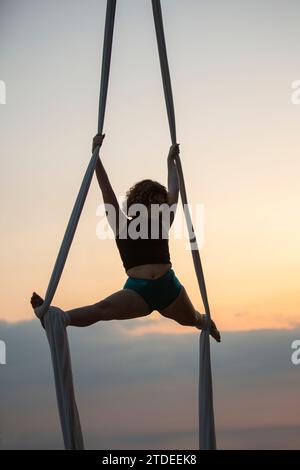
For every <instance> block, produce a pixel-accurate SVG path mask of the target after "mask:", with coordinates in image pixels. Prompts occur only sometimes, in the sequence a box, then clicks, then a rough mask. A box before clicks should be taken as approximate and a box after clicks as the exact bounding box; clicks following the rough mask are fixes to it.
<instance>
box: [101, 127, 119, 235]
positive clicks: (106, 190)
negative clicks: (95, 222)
mask: <svg viewBox="0 0 300 470" xmlns="http://www.w3.org/2000/svg"><path fill="white" fill-rule="evenodd" d="M104 137H105V134H103V135H100V134H97V135H96V136H95V137H94V139H93V152H94V151H95V150H96V148H97V147H99V150H100V147H101V145H102V142H103V140H104ZM95 171H96V176H97V180H98V183H99V186H100V189H101V192H102V196H103V201H104V204H110V205H111V206H113V208H114V210H115V215H116V217H115V218H113V219H111V220H110V219H109V217H108V218H107V219H108V222H109V224H110V226H111V228H112V230H113V232H114V234H115V235H116V234H117V233H119V229H120V225H121V222H125V221H126V216H125V214H124V213H123V212H122V210H121V208H120V206H119V203H118V200H117V197H116V195H115V192H114V190H113V188H112V186H111V184H110V181H109V178H108V176H107V173H106V171H105V168H104V166H103V163H102V160H101V159H100V157H99V158H98V160H97V163H96V168H95ZM108 213H109V212H108Z"/></svg>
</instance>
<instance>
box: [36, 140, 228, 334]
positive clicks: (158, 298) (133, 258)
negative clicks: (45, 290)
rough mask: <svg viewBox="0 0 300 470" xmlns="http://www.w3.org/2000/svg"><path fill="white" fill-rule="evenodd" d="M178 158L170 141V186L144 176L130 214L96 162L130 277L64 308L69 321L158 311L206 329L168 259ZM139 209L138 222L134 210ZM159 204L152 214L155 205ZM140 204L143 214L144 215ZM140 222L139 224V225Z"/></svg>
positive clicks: (130, 198)
mask: <svg viewBox="0 0 300 470" xmlns="http://www.w3.org/2000/svg"><path fill="white" fill-rule="evenodd" d="M104 137H105V135H100V134H98V135H96V137H95V138H94V140H93V152H94V151H95V150H96V149H97V148H99V149H100V147H101V145H102V142H103V139H104ZM177 158H179V145H178V144H175V145H172V146H171V148H170V151H169V155H168V190H166V188H165V187H164V186H162V185H161V184H160V183H157V182H155V181H152V180H143V181H140V182H139V183H137V184H135V185H134V186H133V187H132V188H130V190H129V191H128V192H127V201H126V202H127V215H128V216H130V215H131V217H127V216H126V215H125V213H124V212H123V211H122V210H121V209H120V207H119V204H118V201H117V198H116V195H115V193H114V191H113V189H112V187H111V184H110V182H109V179H108V176H107V174H106V171H105V169H104V167H103V164H102V161H101V159H100V158H99V159H98V161H97V165H96V175H97V179H98V182H99V185H100V188H101V191H102V195H103V200H104V203H105V204H106V205H107V206H106V207H109V208H113V209H114V211H115V212H114V214H115V217H110V216H109V215H108V214H109V213H110V212H111V211H107V215H108V222H109V224H110V226H111V228H112V230H113V231H114V235H115V239H116V243H117V247H118V249H119V252H120V256H121V259H122V261H123V265H124V268H125V270H126V273H127V275H128V279H127V281H126V283H125V285H124V287H123V289H122V290H120V291H118V292H115V293H114V294H112V295H110V296H109V297H107V298H105V299H103V300H100V301H99V302H97V303H95V304H93V305H88V306H85V307H80V308H75V309H72V310H69V311H67V312H65V318H66V325H72V326H81V327H83V326H89V325H92V324H94V323H96V322H98V321H100V320H127V319H130V318H137V317H143V316H146V315H149V314H150V313H151V312H153V311H154V310H157V311H158V312H159V313H161V314H162V315H163V316H165V317H168V318H171V319H173V320H175V321H177V322H178V323H180V324H181V325H186V326H195V327H196V328H198V329H203V328H204V327H205V324H206V315H202V314H200V313H199V312H197V311H196V310H195V308H194V307H193V304H192V302H191V301H190V299H189V297H188V295H187V293H186V290H185V288H184V287H183V286H182V285H181V283H180V282H179V280H178V279H177V277H176V276H175V273H174V271H173V269H172V264H171V261H170V253H169V244H168V230H169V228H170V226H171V224H172V222H173V219H174V212H175V211H174V210H173V211H169V221H168V223H166V222H165V219H164V218H163V217H162V211H160V208H163V207H166V206H167V207H168V208H172V209H174V207H175V208H176V206H177V202H178V194H179V181H178V174H177V169H176V163H175V162H176V159H177ZM136 207H138V213H139V219H138V220H137V215H136V213H135V214H134V215H132V211H133V212H134V208H136ZM154 207H156V208H158V211H156V212H155V213H154V215H153V211H152V209H153V208H154ZM141 208H144V209H145V210H143V211H142V212H143V214H144V215H143V216H141V210H140V209H141ZM137 222H139V223H137ZM155 224H156V227H158V233H157V231H156V236H153V232H152V231H151V235H150V236H149V230H152V227H154V226H155ZM142 225H143V227H144V229H146V230H145V231H146V232H147V236H146V237H143V236H141V235H140V236H139V233H141V231H139V230H137V228H138V226H139V229H140V227H141V226H142ZM42 303H43V299H42V298H41V297H40V296H39V295H38V294H36V293H35V292H34V293H33V295H32V297H31V305H32V306H33V308H35V307H37V306H39V305H41V304H42ZM210 334H211V336H212V337H213V338H214V339H215V340H216V341H218V342H220V341H221V337H220V333H219V331H218V329H217V327H216V325H215V323H214V322H213V321H212V322H211V328H210Z"/></svg>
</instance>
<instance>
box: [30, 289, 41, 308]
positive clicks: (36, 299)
mask: <svg viewBox="0 0 300 470" xmlns="http://www.w3.org/2000/svg"><path fill="white" fill-rule="evenodd" d="M30 303H31V305H32V308H36V307H39V306H40V305H42V304H43V303H44V299H42V297H40V296H39V295H38V294H37V293H36V292H34V293H33V294H32V296H31V299H30Z"/></svg>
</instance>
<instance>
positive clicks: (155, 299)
mask: <svg viewBox="0 0 300 470" xmlns="http://www.w3.org/2000/svg"><path fill="white" fill-rule="evenodd" d="M123 289H131V290H134V291H135V292H137V293H138V294H140V295H141V296H142V297H143V299H144V300H145V302H146V303H147V304H148V305H149V308H150V310H151V311H153V310H162V309H164V308H166V307H167V306H168V305H170V304H171V303H172V302H173V301H174V300H175V299H176V297H177V296H178V295H179V293H180V291H181V289H182V285H181V284H180V282H179V280H178V279H177V277H176V276H175V273H174V271H173V269H172V268H170V269H169V270H168V271H167V272H166V273H165V274H164V275H163V276H161V277H159V278H157V279H140V278H136V277H129V278H128V279H127V281H126V282H125V284H124V287H123Z"/></svg>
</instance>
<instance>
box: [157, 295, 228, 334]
mask: <svg viewBox="0 0 300 470" xmlns="http://www.w3.org/2000/svg"><path fill="white" fill-rule="evenodd" d="M159 313H161V315H163V316H164V317H167V318H171V319H172V320H175V321H177V322H178V323H180V325H185V326H195V327H196V328H199V329H200V330H202V329H203V328H204V327H205V316H204V315H201V313H199V312H198V311H197V310H195V308H194V306H193V304H192V302H191V300H190V298H189V296H188V294H187V292H186V290H185V288H184V287H183V286H182V288H181V291H180V293H179V295H178V297H176V299H175V300H174V301H173V302H172V303H171V304H170V305H168V306H167V307H166V308H164V309H162V310H159ZM210 334H211V336H212V337H213V338H214V339H215V340H216V341H218V342H220V341H221V335H220V333H219V331H218V329H217V327H216V325H215V323H214V322H213V321H212V323H211V329H210Z"/></svg>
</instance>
